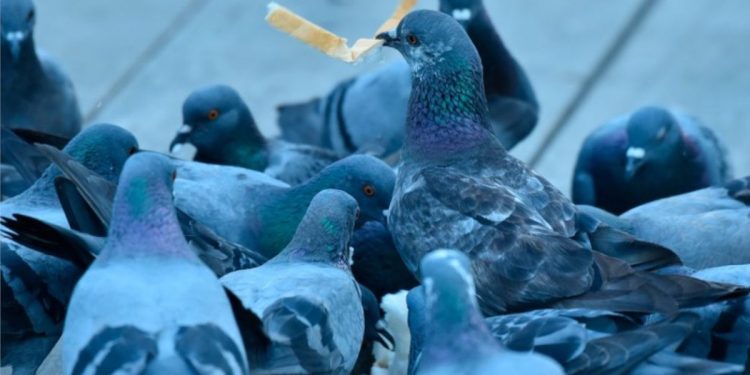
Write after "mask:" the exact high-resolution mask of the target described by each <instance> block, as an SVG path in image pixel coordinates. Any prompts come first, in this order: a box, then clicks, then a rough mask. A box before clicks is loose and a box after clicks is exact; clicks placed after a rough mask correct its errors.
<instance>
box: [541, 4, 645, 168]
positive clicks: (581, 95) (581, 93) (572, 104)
mask: <svg viewBox="0 0 750 375" xmlns="http://www.w3.org/2000/svg"><path fill="white" fill-rule="evenodd" d="M658 2H659V0H643V1H641V4H640V5H639V6H638V8H637V9H636V10H635V12H633V15H632V16H630V19H629V20H628V22H627V23H626V24H625V26H623V27H622V29H621V30H620V32H619V33H617V36H615V38H614V40H613V41H612V43H610V45H609V48H607V50H606V51H605V52H604V54H602V56H601V58H600V59H599V61H597V63H596V64H595V65H594V68H593V69H592V70H591V71H590V73H589V74H588V75H587V76H586V79H585V80H584V81H583V83H581V85H580V86H578V90H577V91H576V93H575V95H574V96H573V98H572V99H571V100H570V101H569V102H568V104H567V105H566V106H565V110H564V111H563V112H562V113H561V114H560V116H559V117H558V118H557V120H555V122H554V124H553V126H552V129H551V130H550V131H549V132H548V133H547V134H546V135H545V137H544V139H543V140H542V143H541V145H539V147H538V148H537V149H536V151H534V154H532V156H531V158H530V159H529V162H528V165H529V166H530V167H532V168H535V167H536V166H537V164H538V163H539V162H540V161H541V159H542V156H544V153H545V151H546V150H547V149H548V148H549V147H550V145H551V144H552V142H553V141H554V140H555V138H557V136H558V135H559V134H560V132H562V130H563V129H564V128H565V126H567V125H568V124H569V123H570V119H571V118H573V115H574V114H575V113H576V111H577V110H578V109H579V108H580V107H581V105H582V104H583V103H584V102H585V101H586V99H587V98H588V96H589V94H591V92H592V91H593V89H594V87H596V85H597V83H598V82H599V81H600V80H601V78H602V77H603V76H604V74H605V73H606V72H607V70H608V69H609V67H610V66H611V65H612V64H613V63H614V62H615V61H616V59H617V57H619V55H620V54H621V53H622V51H624V50H625V47H626V46H627V45H628V43H629V42H630V41H631V40H632V39H633V37H634V36H635V35H636V34H637V31H638V29H639V28H640V26H641V25H642V24H643V21H644V20H645V19H646V18H647V17H648V15H649V14H650V12H651V10H652V9H653V8H654V6H655V5H656V4H657V3H658Z"/></svg>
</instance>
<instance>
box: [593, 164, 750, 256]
mask: <svg viewBox="0 0 750 375" xmlns="http://www.w3.org/2000/svg"><path fill="white" fill-rule="evenodd" d="M748 196H750V177H745V178H741V179H736V180H733V181H730V182H728V183H727V184H725V185H724V186H720V187H709V188H705V189H701V190H696V191H693V192H689V193H685V194H681V195H676V196H673V197H668V198H663V199H659V200H656V201H653V202H649V203H646V204H643V205H640V206H638V207H635V208H633V209H631V210H629V211H627V212H625V213H623V214H622V215H620V216H619V217H617V216H614V215H611V214H608V213H607V212H604V211H601V210H598V209H596V208H593V207H583V208H582V209H583V210H584V211H585V212H587V213H590V214H591V215H592V216H595V217H597V218H598V219H601V220H602V221H603V222H605V223H607V224H608V225H610V226H612V227H615V228H618V229H621V230H623V231H625V232H628V233H631V234H633V235H635V236H636V237H638V238H640V239H643V240H645V241H650V242H653V243H657V244H660V245H662V246H666V247H668V248H670V249H672V250H673V251H674V252H675V253H677V255H679V257H680V259H681V260H682V261H683V263H684V264H685V265H686V266H688V267H692V268H695V269H703V268H708V267H716V266H721V265H728V264H745V263H750V252H748V251H747V249H750V200H749V199H748Z"/></svg>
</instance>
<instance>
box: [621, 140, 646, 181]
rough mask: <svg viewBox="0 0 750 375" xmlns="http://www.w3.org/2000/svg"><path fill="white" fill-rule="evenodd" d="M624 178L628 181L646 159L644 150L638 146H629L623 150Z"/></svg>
mask: <svg viewBox="0 0 750 375" xmlns="http://www.w3.org/2000/svg"><path fill="white" fill-rule="evenodd" d="M625 158H626V160H627V161H626V163H625V180H627V181H630V180H632V179H633V177H635V174H636V173H638V170H639V169H640V168H641V167H642V166H643V163H644V161H645V160H646V151H645V150H644V149H642V148H640V147H629V148H628V150H627V151H626V152H625Z"/></svg>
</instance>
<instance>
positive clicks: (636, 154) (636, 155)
mask: <svg viewBox="0 0 750 375" xmlns="http://www.w3.org/2000/svg"><path fill="white" fill-rule="evenodd" d="M625 156H627V157H629V158H633V159H643V157H644V156H646V150H644V149H642V148H640V147H628V150H627V151H625Z"/></svg>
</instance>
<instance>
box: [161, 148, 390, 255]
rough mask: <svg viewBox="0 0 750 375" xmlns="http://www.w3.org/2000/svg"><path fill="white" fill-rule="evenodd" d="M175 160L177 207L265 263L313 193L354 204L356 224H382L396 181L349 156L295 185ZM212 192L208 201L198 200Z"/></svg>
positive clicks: (379, 167)
mask: <svg viewBox="0 0 750 375" xmlns="http://www.w3.org/2000/svg"><path fill="white" fill-rule="evenodd" d="M175 162H176V163H178V164H179V165H178V168H177V182H176V184H175V202H176V205H177V207H178V208H179V209H180V210H182V211H184V212H185V213H187V214H188V215H190V216H191V217H193V218H195V220H197V221H198V222H200V223H203V224H205V225H206V226H208V227H209V228H211V229H212V230H214V231H215V232H216V233H217V234H218V235H219V236H220V237H223V238H225V239H226V240H228V241H231V242H235V243H238V244H240V245H243V246H245V247H247V248H248V249H252V250H254V251H257V252H258V253H260V254H261V255H263V256H265V257H266V258H269V259H270V258H272V257H274V256H275V255H276V254H278V252H279V251H281V249H283V248H284V246H286V244H287V243H289V241H290V240H291V238H292V236H293V235H294V230H295V229H296V228H297V225H298V224H299V222H300V220H302V217H303V216H304V214H305V210H306V209H307V206H308V205H309V203H310V201H311V200H312V198H313V197H314V196H315V194H317V193H318V192H320V191H322V190H324V189H327V188H333V189H340V190H343V191H345V192H347V193H349V194H350V195H351V196H353V197H354V198H355V199H356V200H357V202H358V204H359V207H360V209H361V212H362V215H361V217H360V218H359V220H358V225H359V224H361V223H365V222H367V221H371V220H377V221H381V222H383V221H385V217H384V214H383V211H384V210H386V209H388V205H389V202H390V199H391V195H392V192H393V184H394V181H395V178H396V177H395V173H394V172H393V170H392V169H391V167H389V166H388V165H387V164H385V163H384V162H382V161H380V160H379V159H377V158H375V157H373V156H369V155H351V156H348V157H346V158H344V159H341V160H339V161H337V162H335V163H333V164H331V165H329V166H328V167H326V168H325V169H323V170H322V171H321V172H320V173H319V174H318V175H317V176H315V177H313V178H311V179H310V180H309V181H307V182H305V183H304V184H301V185H298V186H294V187H289V186H288V185H286V184H284V183H282V182H281V181H278V180H275V179H273V178H271V177H269V176H266V175H264V174H262V173H259V172H255V171H251V170H247V169H243V168H237V167H227V166H217V165H210V164H202V163H197V162H187V161H183V162H180V161H175ZM211 191H213V192H215V194H213V195H211V197H210V199H201V198H200V197H202V196H205V195H206V193H207V192H211Z"/></svg>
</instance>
